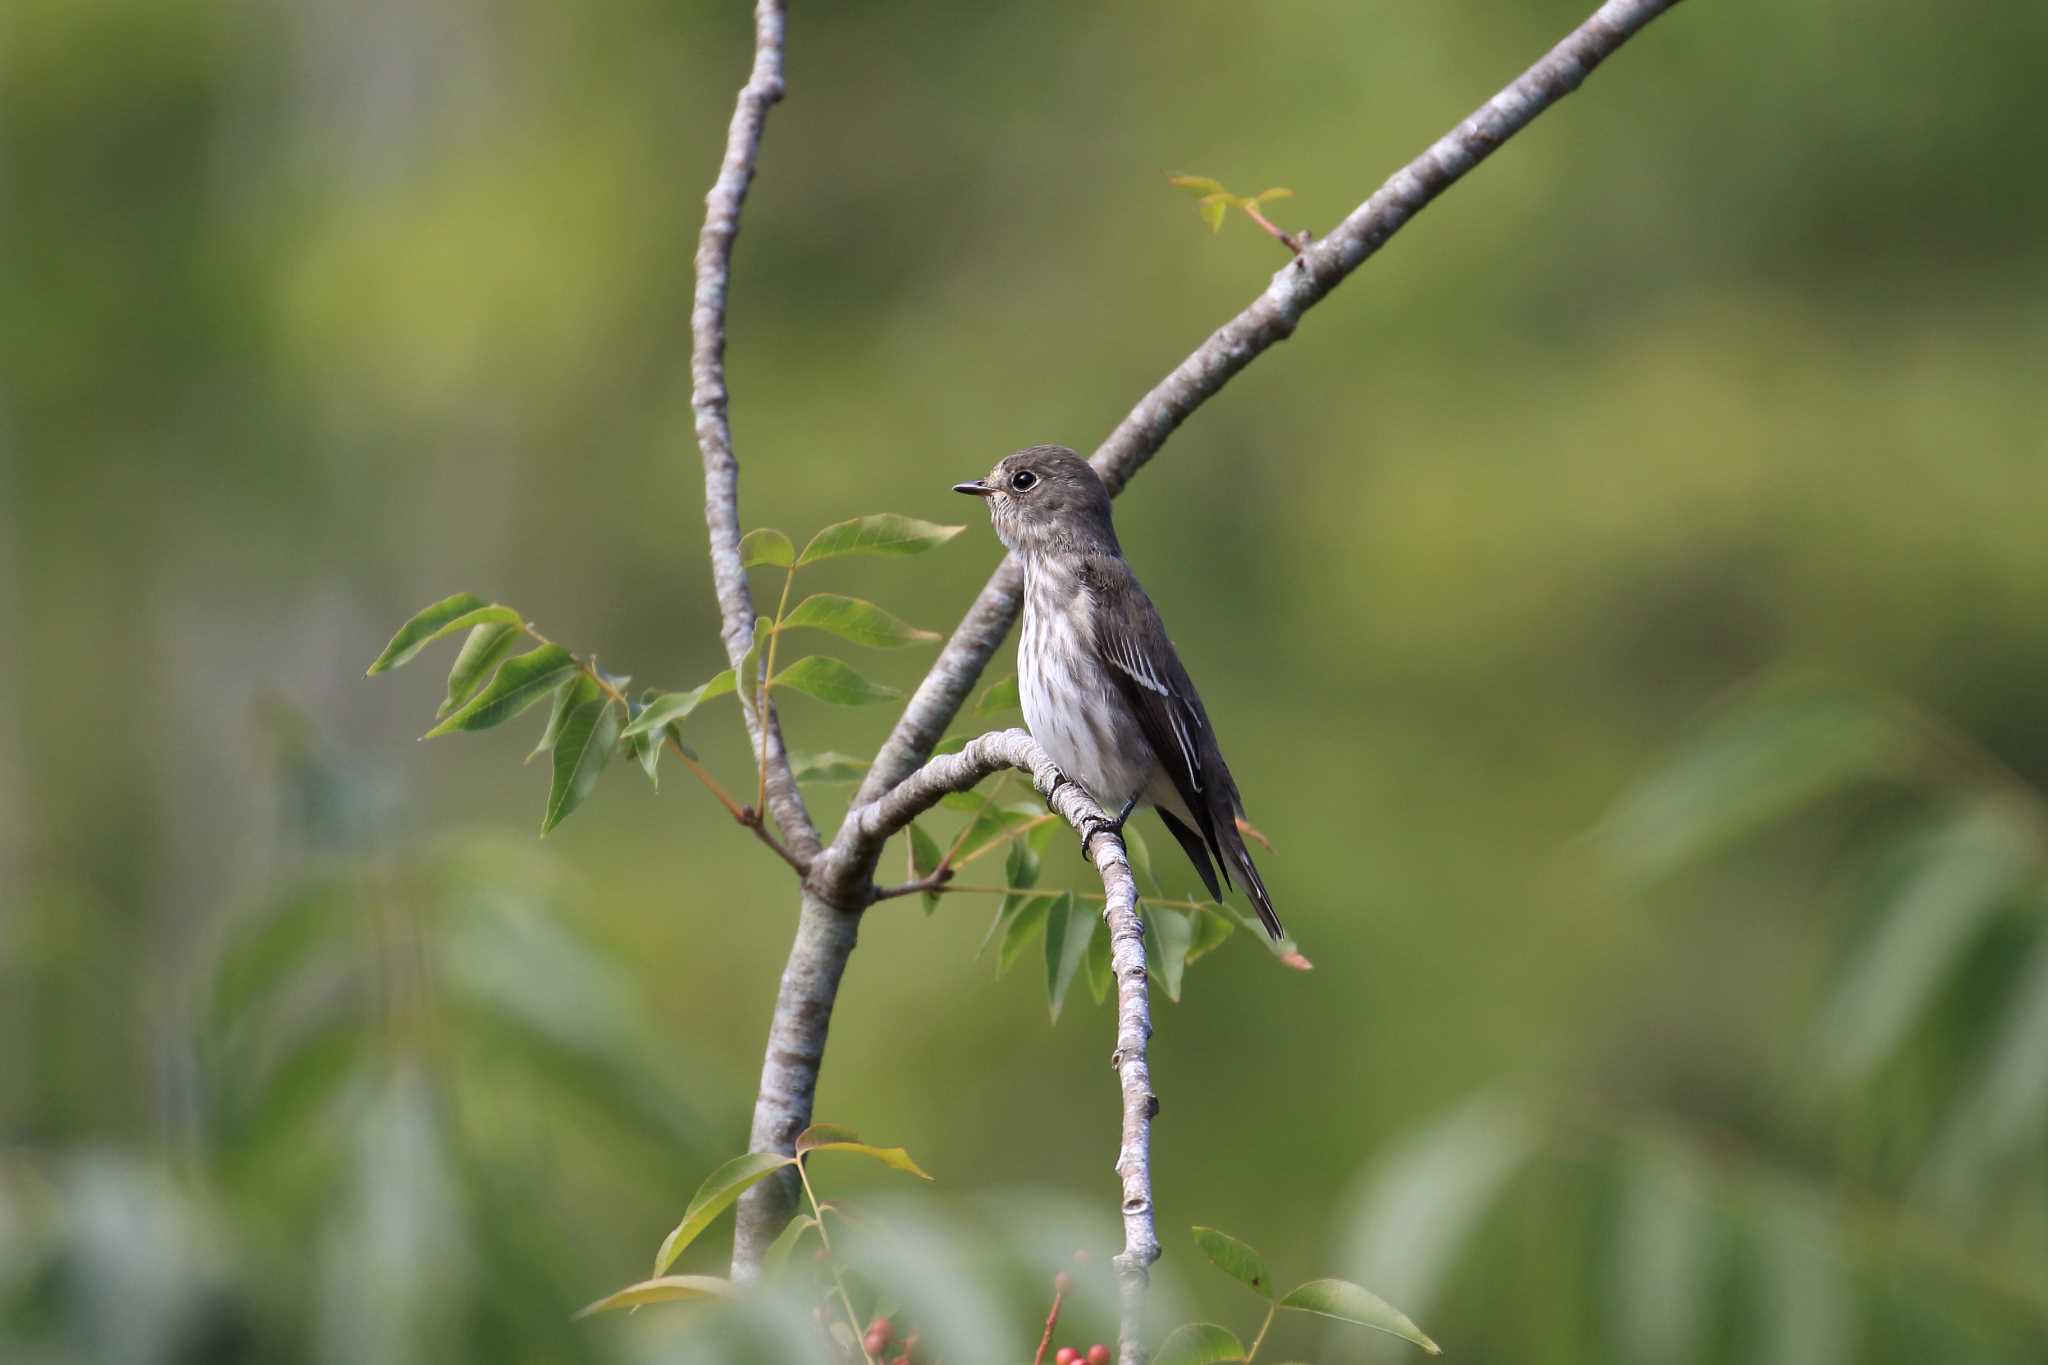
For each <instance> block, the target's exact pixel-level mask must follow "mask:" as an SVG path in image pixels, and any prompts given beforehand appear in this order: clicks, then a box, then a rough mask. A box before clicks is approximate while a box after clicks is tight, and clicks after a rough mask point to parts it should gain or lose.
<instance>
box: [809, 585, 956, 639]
mask: <svg viewBox="0 0 2048 1365" xmlns="http://www.w3.org/2000/svg"><path fill="white" fill-rule="evenodd" d="M804 626H808V627H810V628H811V629H813V630H822V631H826V632H829V633H830V634H833V635H837V636H838V637H839V638H840V639H842V640H851V641H852V642H853V643H855V644H857V645H869V646H872V647H874V648H876V649H896V648H900V647H901V646H903V645H915V644H922V643H924V642H925V641H928V640H936V639H938V638H939V633H938V632H937V631H933V630H919V629H918V628H917V627H916V626H913V625H909V624H907V623H906V622H903V621H900V620H898V619H897V618H896V617H894V616H891V615H890V614H889V613H888V612H886V611H883V610H882V609H881V608H880V607H878V606H876V605H875V604H874V603H872V602H868V601H863V600H862V599H861V598H858V597H842V596H840V595H839V594H837V593H829V592H821V593H813V594H812V595H811V596H809V597H806V598H805V599H804V600H803V601H801V602H799V603H797V604H796V606H795V608H794V609H793V610H791V612H790V613H789V615H788V616H786V617H784V618H783V620H782V625H781V627H780V629H782V630H794V629H797V628H799V627H804Z"/></svg>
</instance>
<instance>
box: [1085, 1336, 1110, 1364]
mask: <svg viewBox="0 0 2048 1365" xmlns="http://www.w3.org/2000/svg"><path fill="white" fill-rule="evenodd" d="M1088 1365H1109V1348H1108V1347H1107V1346H1104V1345H1103V1344H1102V1343H1101V1342H1099V1341H1098V1342H1096V1343H1095V1344H1094V1345H1093V1346H1090V1347H1089V1348H1088Z"/></svg>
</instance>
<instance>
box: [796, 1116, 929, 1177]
mask: <svg viewBox="0 0 2048 1365" xmlns="http://www.w3.org/2000/svg"><path fill="white" fill-rule="evenodd" d="M813 1152H853V1153H855V1154H857V1155H859V1156H864V1157H868V1158H871V1159H872V1160H875V1161H879V1162H881V1163H882V1164H883V1165H884V1166H887V1167H889V1168H890V1169H892V1170H897V1171H902V1172H904V1173H905V1174H908V1175H914V1176H916V1177H917V1178H918V1179H919V1180H930V1179H931V1175H930V1174H929V1173H928V1172H927V1171H926V1170H925V1169H924V1167H922V1166H920V1165H918V1164H917V1163H916V1162H915V1161H912V1160H911V1159H910V1153H909V1152H906V1151H905V1150H903V1149H902V1148H901V1147H876V1146H873V1145H872V1144H870V1143H866V1142H862V1141H861V1140H860V1138H859V1137H857V1136H855V1135H854V1133H853V1132H852V1131H851V1130H849V1129H846V1128H842V1127H840V1126H839V1125H838V1124H836V1123H817V1124H813V1125H811V1126H810V1127H809V1128H806V1129H805V1130H804V1131H803V1132H801V1133H799V1134H798V1135H797V1139H796V1154H797V1155H798V1156H799V1157H808V1156H809V1155H810V1154H811V1153H813Z"/></svg>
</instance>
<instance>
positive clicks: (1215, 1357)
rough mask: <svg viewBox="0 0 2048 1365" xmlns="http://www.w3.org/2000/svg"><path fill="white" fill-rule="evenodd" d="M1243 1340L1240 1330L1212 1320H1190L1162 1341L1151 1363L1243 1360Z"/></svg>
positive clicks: (1199, 1364)
mask: <svg viewBox="0 0 2048 1365" xmlns="http://www.w3.org/2000/svg"><path fill="white" fill-rule="evenodd" d="M1243 1359H1244V1343H1243V1342H1241V1341H1239V1340H1238V1339H1237V1333H1235V1332H1233V1331H1231V1330H1230V1329H1229V1328H1228V1327H1220V1326H1218V1325H1217V1324H1215V1323H1213V1322H1191V1323H1189V1324H1187V1325H1186V1326H1185V1327H1176V1328H1174V1329H1173V1332H1172V1334H1171V1335H1169V1336H1168V1337H1167V1338H1166V1340H1164V1341H1162V1342H1160V1343H1159V1352H1158V1354H1156V1355H1154V1356H1153V1357H1152V1365H1216V1362H1218V1361H1222V1360H1243Z"/></svg>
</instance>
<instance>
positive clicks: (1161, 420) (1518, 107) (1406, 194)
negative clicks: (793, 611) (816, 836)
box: [858, 0, 1678, 801]
mask: <svg viewBox="0 0 2048 1365" xmlns="http://www.w3.org/2000/svg"><path fill="white" fill-rule="evenodd" d="M1677 3H1678V0H1607V3H1606V4H1604V5H1602V6H1600V8H1599V9H1598V10H1596V11H1594V13H1593V15H1592V17H1590V18H1588V19H1587V20H1586V21H1585V22H1584V23H1583V24H1580V25H1579V26H1578V27H1577V28H1576V29H1574V30H1572V32H1571V33H1570V34H1568V35H1567V36H1566V37H1565V39H1564V41H1563V42H1561V43H1559V44H1558V45H1557V46H1556V47H1554V48H1552V49H1551V50H1550V51H1549V52H1548V53H1547V54H1545V55H1544V57H1543V59H1542V60H1541V61H1539V62H1537V63H1536V64H1535V65H1534V66H1531V67H1530V68H1529V69H1528V70H1527V71H1524V72H1523V73H1522V74H1521V75H1520V76H1518V77H1516V78H1515V80H1514V81H1513V82H1512V83H1511V84H1510V85H1508V86H1507V88H1506V89H1504V90H1502V91H1501V92H1500V93H1499V94H1497V95H1495V96H1494V97H1493V98H1492V99H1490V100H1488V101H1487V102H1486V103H1485V104H1483V105H1481V106H1480V107H1479V108H1478V109H1477V110H1476V111H1474V113H1473V114H1472V116H1471V117H1470V118H1468V119H1466V120H1465V121H1464V122H1463V123H1460V124H1459V125H1458V126H1457V127H1455V128H1453V129H1451V131H1450V132H1448V133H1445V134H1444V135H1443V136H1442V137H1440V138H1438V139H1437V140H1436V141H1435V142H1434V143H1432V144H1431V145H1430V147H1429V149H1428V150H1427V151H1425V152H1423V153H1422V155H1420V156H1418V157H1416V158H1415V159H1414V160H1413V161H1411V162H1409V163H1408V164H1407V165H1406V166H1403V167H1402V168H1401V169H1400V170H1398V171H1396V172H1395V173H1394V174H1393V175H1392V176H1391V177H1389V178H1388V180H1387V182H1386V183H1385V184H1384V185H1382V186H1380V188H1379V189H1378V190H1376V191H1374V193H1373V195H1372V197H1371V198H1369V199H1367V200H1366V201H1365V202H1364V203H1363V204H1360V205H1359V206H1358V207H1357V208H1356V209H1354V210H1353V211H1352V212H1351V215H1350V216H1349V217H1347V218H1346V219H1345V220H1344V221H1343V222H1342V223H1340V224H1338V225H1337V228H1336V229H1335V230H1334V231H1332V232H1331V233H1330V234H1329V235H1328V236H1326V237H1324V238H1323V240H1321V241H1320V242H1317V243H1315V244H1314V245H1313V246H1310V247H1309V248H1307V249H1306V250H1304V251H1303V252H1301V254H1300V255H1298V256H1296V257H1295V258H1294V259H1293V260H1292V261H1290V262H1288V263H1287V264H1286V265H1284V266H1282V267H1281V268H1280V270H1279V272H1278V273H1277V274H1275V275H1274V276H1273V278H1272V282H1271V283H1269V284H1268V285H1267V286H1266V289H1265V292H1264V293H1262V294H1260V295H1259V296H1258V297H1257V298H1256V299H1254V300H1252V302H1251V304H1250V305H1249V306H1247V307H1246V308H1245V310H1244V311H1243V312H1241V313H1239V314H1238V315H1237V316H1236V317H1234V318H1232V319H1231V320H1230V321H1229V322H1226V323H1224V324H1223V326H1221V327H1219V328H1217V329H1216V331H1215V332H1214V333H1212V334H1211V335H1210V337H1209V339H1208V340H1207V341H1204V342H1203V343H1202V344H1201V345H1200V346H1198V347H1196V348H1195V350H1194V351H1193V352H1192V353H1191V354H1189V356H1188V357H1187V359H1185V360H1183V361H1181V363H1180V364H1179V365H1176V366H1175V367H1174V369H1173V372H1172V373H1171V374H1169V375H1167V376H1166V378H1164V379H1162V380H1160V381H1159V383H1158V384H1156V385H1155V386H1153V389H1152V391H1151V392H1150V393H1148V394H1146V395H1145V396H1144V398H1142V399H1140V400H1139V402H1138V405H1137V406H1136V407H1134V408H1132V409H1131V411H1130V414H1129V415H1128V416H1127V417H1125V418H1124V420H1123V421H1122V422H1120V423H1119V424H1118V425H1117V428H1116V430H1114V431H1112V432H1111V433H1110V434H1109V438H1108V439H1107V440H1105V441H1104V442H1103V443H1102V444H1101V445H1100V446H1099V447H1097V448H1096V451H1095V454H1094V456H1093V457H1092V458H1091V460H1090V463H1092V464H1093V465H1094V466H1095V471H1096V473H1098V474H1100V475H1101V476H1102V480H1103V482H1104V483H1106V484H1108V485H1109V488H1110V492H1112V493H1116V492H1120V491H1121V490H1122V489H1123V486H1124V485H1125V484H1126V483H1128V482H1130V480H1131V477H1132V476H1133V475H1134V474H1136V473H1137V472H1138V470H1139V469H1140V468H1142V467H1143V466H1144V464H1145V462H1146V461H1147V460H1149V459H1151V458H1152V456H1153V455H1154V454H1156V453H1157V452H1158V450H1159V448H1160V447H1161V446H1163V445H1165V444H1166V438H1167V437H1168V436H1171V435H1172V434H1173V432H1174V429H1175V428H1177V427H1179V426H1180V424H1181V423H1182V422H1185V421H1186V420H1187V419H1188V417H1189V415H1190V414H1192V413H1193V412H1194V411H1195V409H1197V408H1199V407H1200V406H1201V405H1202V404H1203V403H1205V402H1207V401H1208V400H1209V399H1210V398H1212V397H1214V396H1215V395H1216V394H1217V393H1218V392H1219V391H1220V390H1221V389H1222V388H1223V386H1224V385H1225V384H1227V383H1229V382H1230V380H1231V379H1232V378H1233V377H1234V376H1235V375H1236V374H1237V373H1238V372H1239V371H1241V370H1243V369H1244V368H1245V366H1247V365H1249V364H1251V363H1252V361H1254V360H1256V359H1258V358H1259V356H1261V355H1263V354H1264V353H1265V352H1266V351H1267V350H1268V349H1269V348H1271V347H1272V346H1273V345H1274V344H1275V343H1276V342H1280V341H1284V340H1286V339H1287V338H1288V337H1290V336H1292V335H1293V334H1294V329H1295V328H1296V327H1297V326H1298V325H1299V324H1300V322H1301V318H1302V315H1303V314H1305V313H1306V312H1308V310H1309V309H1310V308H1313V307H1314V306H1315V305H1316V304H1318V303H1320V302H1321V301H1322V300H1323V299H1324V297H1325V296H1327V295H1328V294H1329V292H1330V291H1331V290H1332V289H1335V288H1336V287H1337V286H1338V285H1339V284H1341V283H1343V282H1344V280H1345V279H1346V278H1347V277H1348V276H1349V275H1350V274H1351V272H1352V271H1354V270H1356V269H1358V267H1359V266H1361V265H1363V264H1364V263H1365V262H1366V261H1367V260H1368V259H1370V258H1371V257H1372V255H1373V253H1374V252H1376V251H1378V250H1379V249H1380V247H1381V246H1383V245H1385V244H1386V241H1387V239H1388V238H1389V237H1392V236H1393V235H1394V234H1395V233H1396V232H1398V231H1399V230H1400V229H1401V227H1402V225H1403V224H1405V223H1406V222H1407V221H1408V220H1409V219H1411V218H1413V217H1414V216H1415V215H1416V214H1417V213H1419V212H1421V211H1422V209H1423V208H1425V207H1426V206H1427V205H1428V204H1429V203H1430V201H1431V200H1433V199H1435V198H1436V197H1437V196H1438V195H1440V194H1442V193H1443V192H1444V191H1445V190H1447V189H1449V188H1450V187H1451V186H1452V185H1454V184H1456V183H1457V182H1458V181H1459V180H1460V179H1461V178H1462V177H1463V176H1464V175H1465V173H1466V172H1467V171H1470V170H1471V169H1472V168H1473V167H1474V166H1476V165H1478V164H1479V163H1480V162H1481V161H1484V160H1485V159H1486V158H1487V157H1488V156H1491V155H1492V154H1493V153H1494V152H1495V151H1497V150H1498V149H1499V148H1500V146H1501V144H1502V143H1504V142H1506V141H1507V140H1508V139H1509V138H1511V137H1513V136H1514V135H1515V134H1516V133H1518V132H1520V131H1521V130H1522V129H1523V128H1525V127H1527V126H1528V125H1529V124H1530V123H1531V122H1532V121H1533V120H1534V119H1535V118H1536V116H1537V115H1538V114H1541V113H1542V112H1543V111H1544V110H1545V109H1548V108H1549V107H1550V106H1551V105H1553V104H1555V103H1557V102H1558V101H1559V100H1561V99H1563V98H1564V97H1565V96H1566V95H1568V94H1570V93H1571V92H1572V91H1574V90H1576V89H1578V88H1579V85H1580V84H1581V83H1582V82H1583V81H1584V80H1585V79H1586V77H1587V76H1588V75H1589V74H1591V72H1592V70H1593V68H1594V67H1596V66H1598V65H1600V63H1601V62H1603V61H1605V60H1606V59H1607V58H1608V57H1609V56H1611V55H1612V54H1613V53H1614V51H1615V50H1616V49H1617V48H1619V47H1620V46H1621V45H1622V44H1623V43H1625V42H1627V41H1628V40H1629V38H1631V37H1632V36H1634V35H1635V34H1636V33H1637V32H1638V31H1640V30H1641V29H1642V27H1643V26H1644V25H1645V24H1647V23H1649V22H1650V21H1651V20H1652V19H1655V18H1656V17H1657V16H1658V15H1660V14H1662V13H1664V11H1666V10H1668V9H1671V8H1672V7H1673V6H1675V5H1676V4H1677ZM1023 582H1024V579H1023V574H1022V572H1021V571H1020V570H1019V569H1018V567H1017V563H1016V561H1015V560H1014V559H1005V560H1004V561H1003V563H1002V565H1001V566H1000V567H998V568H997V570H996V572H995V574H994V576H993V577H991V578H990V579H989V581H988V583H987V585H986V586H984V587H983V588H982V590H981V595H980V596H978V597H976V598H975V599H974V605H972V606H971V607H969V608H968V609H967V615H966V616H965V617H964V618H963V619H962V620H961V622H960V625H959V627H958V628H957V629H955V630H954V632H953V635H952V638H951V639H949V640H947V641H946V645H945V648H944V649H943V650H941V651H940V653H939V657H938V660H937V662H935V663H934V664H933V665H932V669H931V672H930V673H928V674H926V675H925V679H924V681H923V682H922V683H920V684H919V685H918V688H917V691H916V693H915V694H914V695H913V696H912V697H911V699H910V704H909V706H907V707H906V708H904V712H903V716H902V719H900V720H898V721H897V723H896V728H895V730H894V732H892V733H891V734H890V736H889V739H888V742H887V743H886V744H884V745H883V746H882V749H881V751H880V752H879V753H878V754H877V755H876V756H875V763H874V766H873V767H872V768H871V769H869V771H868V776H867V780H866V782H865V783H863V784H862V786H861V789H860V794H859V797H858V799H859V800H865V801H871V800H873V799H874V798H875V797H876V796H878V795H880V794H881V793H882V792H884V791H887V790H888V789H889V788H890V787H892V786H894V785H895V784H896V783H898V782H900V781H902V780H903V777H904V775H905V774H907V773H908V772H910V770H911V769H913V768H915V767H916V766H917V765H918V764H919V763H921V762H923V761H924V758H925V756H926V755H927V754H929V753H931V751H932V746H933V745H934V744H936V743H938V741H939V739H940V738H941V737H942V736H943V735H944V734H945V733H946V727H947V726H949V725H951V724H952V723H953V717H954V716H955V715H956V714H957V713H958V712H959V710H960V706H961V704H962V703H963V702H965V701H966V699H967V695H968V693H969V692H971V691H972V690H973V688H974V685H975V682H976V681H977V680H978V679H979V678H980V677H981V671H982V669H983V668H985V667H986V666H987V664H988V661H989V659H990V657H991V656H993V655H994V653H995V651H996V648H997V647H998V646H999V645H1001V644H1002V642H1003V637H1004V636H1005V635H1007V634H1008V633H1009V629H1010V624H1011V622H1012V621H1014V620H1015V619H1016V615H1017V607H1018V602H1019V596H1018V594H1019V592H1020V590H1021V589H1022V587H1023Z"/></svg>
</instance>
